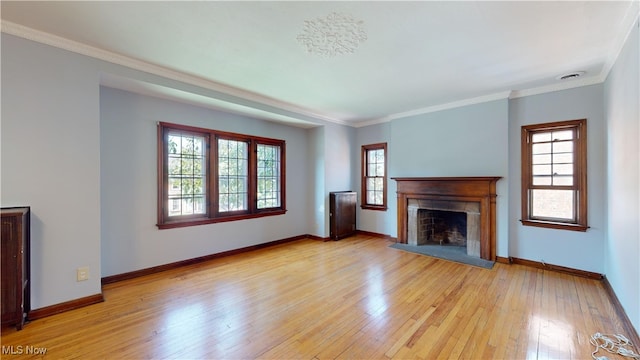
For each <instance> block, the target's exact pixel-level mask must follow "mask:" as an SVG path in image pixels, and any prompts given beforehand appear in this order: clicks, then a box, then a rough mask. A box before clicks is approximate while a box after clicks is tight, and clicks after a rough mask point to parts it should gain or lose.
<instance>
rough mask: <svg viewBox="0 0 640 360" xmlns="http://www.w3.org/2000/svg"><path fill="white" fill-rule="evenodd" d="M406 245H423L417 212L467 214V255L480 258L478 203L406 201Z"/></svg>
mask: <svg viewBox="0 0 640 360" xmlns="http://www.w3.org/2000/svg"><path fill="white" fill-rule="evenodd" d="M407 200H408V201H407V244H409V245H423V244H424V243H425V242H424V239H420V237H419V236H418V234H419V231H420V229H419V227H420V224H419V220H418V210H439V211H455V212H462V213H466V214H467V255H469V256H473V257H478V258H479V257H480V202H477V201H454V200H429V199H407Z"/></svg>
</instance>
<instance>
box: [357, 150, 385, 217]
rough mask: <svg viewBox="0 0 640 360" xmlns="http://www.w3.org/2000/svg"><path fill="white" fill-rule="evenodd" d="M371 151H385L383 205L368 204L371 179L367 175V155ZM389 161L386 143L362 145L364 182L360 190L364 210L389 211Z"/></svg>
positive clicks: (361, 204) (361, 205) (362, 178)
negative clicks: (368, 181)
mask: <svg viewBox="0 0 640 360" xmlns="http://www.w3.org/2000/svg"><path fill="white" fill-rule="evenodd" d="M370 150H383V151H384V176H383V177H382V204H381V205H376V204H368V203H367V178H369V176H368V175H367V167H368V160H367V153H368V151H370ZM387 159H388V154H387V143H386V142H385V143H376V144H368V145H362V150H361V156H360V160H361V165H362V167H361V170H362V173H361V174H362V176H361V180H362V181H361V185H360V189H361V191H360V192H361V198H360V207H361V208H362V209H368V210H381V211H386V210H387V174H388V167H387Z"/></svg>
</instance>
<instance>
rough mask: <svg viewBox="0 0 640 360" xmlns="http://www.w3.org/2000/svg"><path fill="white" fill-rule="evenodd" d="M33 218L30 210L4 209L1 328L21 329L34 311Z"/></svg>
mask: <svg viewBox="0 0 640 360" xmlns="http://www.w3.org/2000/svg"><path fill="white" fill-rule="evenodd" d="M30 217H31V213H30V211H29V208H28V207H20V208H3V209H2V210H1V216H0V218H1V222H2V234H1V236H2V237H1V238H0V240H1V241H0V242H1V243H2V252H1V256H2V258H1V259H0V261H1V264H2V265H1V266H2V279H1V281H2V293H1V295H0V297H1V299H0V301H1V305H0V307H1V308H2V326H5V325H15V326H16V328H17V329H18V330H21V329H22V327H23V326H24V323H25V320H26V319H27V315H28V314H29V311H30V310H31V292H30V287H31V284H30V283H29V280H30V275H31V274H30V273H31V263H30V248H29V246H30V219H31V218H30Z"/></svg>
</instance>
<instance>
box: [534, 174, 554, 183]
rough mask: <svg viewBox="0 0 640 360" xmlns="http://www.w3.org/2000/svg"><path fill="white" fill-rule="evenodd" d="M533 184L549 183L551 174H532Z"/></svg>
mask: <svg viewBox="0 0 640 360" xmlns="http://www.w3.org/2000/svg"><path fill="white" fill-rule="evenodd" d="M533 185H551V176H548V175H546V176H534V177H533Z"/></svg>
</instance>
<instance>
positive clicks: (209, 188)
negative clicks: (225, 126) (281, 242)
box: [156, 122, 287, 229]
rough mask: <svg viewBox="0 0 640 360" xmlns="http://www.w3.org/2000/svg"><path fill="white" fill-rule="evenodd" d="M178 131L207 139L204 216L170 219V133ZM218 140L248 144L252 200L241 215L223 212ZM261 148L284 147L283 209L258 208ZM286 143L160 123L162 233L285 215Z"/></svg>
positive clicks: (159, 171) (281, 172)
mask: <svg viewBox="0 0 640 360" xmlns="http://www.w3.org/2000/svg"><path fill="white" fill-rule="evenodd" d="M169 131H178V132H184V133H192V134H195V135H199V136H204V137H205V138H206V139H207V148H206V149H205V158H206V160H205V162H206V164H207V169H206V179H207V182H206V184H205V192H206V199H205V208H206V211H205V213H204V214H195V215H188V216H186V215H185V216H169V215H168V209H167V206H168V202H167V201H168V187H169V182H168V164H167V161H168V160H167V159H168V155H167V151H168V150H167V143H166V139H167V133H168V132H169ZM218 139H225V140H234V141H243V142H246V143H247V144H248V152H249V153H248V157H249V159H248V169H247V173H248V179H247V187H248V191H247V192H248V194H247V196H248V198H247V209H246V210H240V211H219V206H218V203H219V193H218V181H219V179H218ZM258 144H266V145H272V146H278V147H280V176H279V180H280V206H279V207H274V208H263V209H258V208H257V185H256V184H257V147H258ZM285 164H286V143H285V141H284V140H278V139H270V138H265V137H259V136H251V135H245V134H237V133H231V132H225V131H218V130H212V129H205V128H199V127H194V126H188V125H180V124H171V123H166V122H158V130H157V166H158V176H157V178H158V180H157V186H158V188H157V194H158V203H157V219H158V220H157V224H156V226H157V227H158V228H159V229H171V228H177V227H186V226H195V225H204V224H212V223H217V222H225V221H236V220H245V219H252V218H258V217H264V216H274V215H282V214H285V213H286V212H287V210H286V181H285V180H286V166H285Z"/></svg>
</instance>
